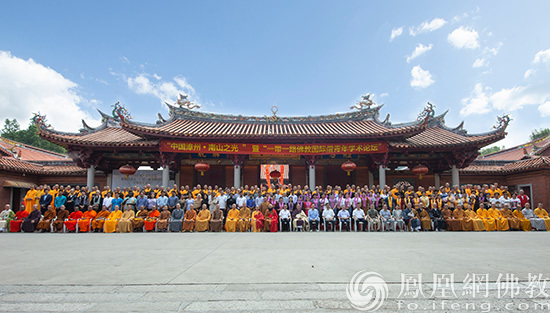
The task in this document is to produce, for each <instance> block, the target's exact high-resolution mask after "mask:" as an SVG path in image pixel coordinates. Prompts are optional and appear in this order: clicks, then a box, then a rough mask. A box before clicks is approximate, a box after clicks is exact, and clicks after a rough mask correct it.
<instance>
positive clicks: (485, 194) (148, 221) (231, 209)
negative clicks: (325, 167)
mask: <svg viewBox="0 0 550 313" xmlns="http://www.w3.org/2000/svg"><path fill="white" fill-rule="evenodd" d="M530 203H531V199H529V197H528V196H527V195H525V194H524V192H523V191H521V190H520V191H519V192H516V191H511V190H508V187H506V186H499V185H498V184H496V183H495V184H491V185H464V186H460V187H459V186H454V187H451V186H449V184H445V185H444V186H442V187H440V188H435V187H433V186H431V187H428V188H427V189H425V188H424V187H422V186H419V187H417V188H416V189H415V188H414V187H413V186H410V185H409V184H408V183H406V182H401V183H398V184H396V185H395V186H393V187H389V186H384V187H383V188H380V186H375V185H373V186H371V187H368V186H364V187H359V186H355V185H347V186H346V187H345V188H342V187H340V186H335V187H332V186H326V188H323V187H321V186H317V187H315V188H314V189H310V188H309V187H308V186H304V187H303V188H302V187H301V186H299V185H298V186H293V185H291V184H287V185H282V186H277V185H274V186H272V188H268V187H267V186H251V187H249V186H244V187H242V188H235V187H232V188H218V186H206V185H204V186H201V185H197V186H195V187H192V188H190V187H189V186H181V188H178V186H177V185H174V186H173V187H172V188H164V187H162V186H158V185H157V186H155V187H154V188H153V187H152V186H150V185H147V186H144V187H142V188H140V187H137V186H135V187H133V188H119V187H117V188H114V189H111V188H110V187H109V186H105V187H104V188H103V190H100V189H99V188H98V187H93V188H91V189H90V190H88V188H86V187H79V186H75V187H71V186H59V185H54V186H53V187H51V188H50V186H47V185H44V186H39V187H36V188H32V189H30V190H29V191H28V192H27V193H26V195H25V197H24V200H23V202H22V203H21V206H20V208H19V210H18V211H17V212H14V211H13V210H12V209H11V207H10V205H9V204H6V205H5V207H4V209H3V210H2V211H1V212H0V231H4V232H19V231H24V232H35V231H38V232H105V233H111V232H121V233H122V232H142V231H144V232H152V231H161V232H162V231H171V232H182V231H183V232H194V231H195V232H203V231H212V232H221V231H226V232H235V231H239V232H246V231H252V232H276V231H297V230H300V231H319V230H324V231H328V230H331V231H335V230H339V231H403V230H406V231H444V230H446V231H495V230H496V231H508V230H523V231H530V230H539V231H544V230H549V229H550V218H549V216H548V213H547V211H546V210H545V209H544V208H543V205H542V203H538V205H537V207H536V208H535V209H534V210H533V209H532V208H531V204H530Z"/></svg>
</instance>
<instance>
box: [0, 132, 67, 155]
mask: <svg viewBox="0 0 550 313" xmlns="http://www.w3.org/2000/svg"><path fill="white" fill-rule="evenodd" d="M0 150H2V151H3V152H4V153H2V154H3V155H7V156H13V152H15V153H17V154H18V155H19V156H20V157H19V159H20V160H23V161H67V160H68V159H67V156H66V155H63V154H60V153H56V152H52V151H48V150H44V149H40V148H37V147H33V146H30V145H27V144H24V143H20V142H17V141H13V140H10V139H6V138H3V137H0ZM12 151H13V152H12Z"/></svg>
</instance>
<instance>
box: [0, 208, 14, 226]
mask: <svg viewBox="0 0 550 313" xmlns="http://www.w3.org/2000/svg"><path fill="white" fill-rule="evenodd" d="M14 217H15V213H13V211H12V210H11V205H9V204H6V206H5V207H4V210H3V211H2V212H0V232H9V231H10V222H11V220H13V218H14Z"/></svg>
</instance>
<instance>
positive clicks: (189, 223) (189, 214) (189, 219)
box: [182, 209, 197, 232]
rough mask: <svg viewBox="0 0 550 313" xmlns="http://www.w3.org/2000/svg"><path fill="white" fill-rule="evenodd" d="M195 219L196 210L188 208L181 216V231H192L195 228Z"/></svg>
mask: <svg viewBox="0 0 550 313" xmlns="http://www.w3.org/2000/svg"><path fill="white" fill-rule="evenodd" d="M195 219H197V211H195V209H189V210H187V211H186V212H185V215H184V216H183V225H182V232H186V231H189V232H193V229H194V228H195Z"/></svg>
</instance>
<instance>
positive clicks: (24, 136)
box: [2, 119, 66, 153]
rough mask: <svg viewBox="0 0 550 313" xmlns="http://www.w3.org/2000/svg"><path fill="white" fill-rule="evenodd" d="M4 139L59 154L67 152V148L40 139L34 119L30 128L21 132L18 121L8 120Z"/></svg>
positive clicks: (3, 132)
mask: <svg viewBox="0 0 550 313" xmlns="http://www.w3.org/2000/svg"><path fill="white" fill-rule="evenodd" d="M2 137H4V138H7V139H11V140H15V141H19V142H21V143H24V144H27V145H31V146H35V147H37V148H41V149H45V150H49V151H53V152H57V153H65V152H66V151H65V148H63V147H61V146H58V145H56V144H54V143H51V142H49V141H47V140H45V139H42V138H40V136H38V127H37V126H36V125H35V124H34V122H33V121H32V119H31V122H30V124H29V127H27V129H21V130H20V129H19V123H18V122H17V120H15V119H13V120H9V119H6V120H5V121H4V127H3V128H2Z"/></svg>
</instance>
